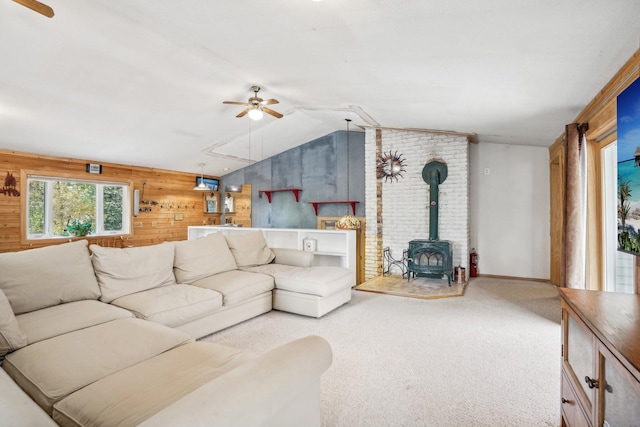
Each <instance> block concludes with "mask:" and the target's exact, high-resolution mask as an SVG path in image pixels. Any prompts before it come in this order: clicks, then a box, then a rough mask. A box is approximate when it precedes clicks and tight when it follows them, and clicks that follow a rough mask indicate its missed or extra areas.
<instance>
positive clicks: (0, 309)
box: [0, 289, 27, 356]
mask: <svg viewBox="0 0 640 427" xmlns="http://www.w3.org/2000/svg"><path fill="white" fill-rule="evenodd" d="M25 345H27V335H26V334H25V333H24V332H23V331H22V330H21V329H20V325H18V320H17V319H16V316H15V315H14V314H13V310H12V309H11V305H10V304H9V300H8V299H7V297H6V296H5V295H4V292H2V290H1V289H0V356H4V355H5V354H7V353H9V352H10V351H14V350H17V349H19V348H22V347H24V346H25Z"/></svg>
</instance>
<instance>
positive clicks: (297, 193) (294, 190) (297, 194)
mask: <svg viewBox="0 0 640 427" xmlns="http://www.w3.org/2000/svg"><path fill="white" fill-rule="evenodd" d="M282 191H291V192H292V193H293V197H295V198H296V203H298V201H300V192H301V191H302V188H278V189H276V190H260V191H259V193H264V194H265V195H266V196H267V200H268V201H269V203H271V195H272V194H273V193H280V192H282Z"/></svg>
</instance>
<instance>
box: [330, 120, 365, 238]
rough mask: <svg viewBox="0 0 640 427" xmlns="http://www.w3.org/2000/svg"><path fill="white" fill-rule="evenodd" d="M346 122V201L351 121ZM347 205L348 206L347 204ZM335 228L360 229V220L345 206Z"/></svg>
mask: <svg viewBox="0 0 640 427" xmlns="http://www.w3.org/2000/svg"><path fill="white" fill-rule="evenodd" d="M344 120H345V121H346V122H347V199H349V163H350V161H351V160H350V159H349V134H350V133H351V132H350V131H349V124H350V123H351V119H344ZM347 205H350V203H348V204H347ZM336 228H339V229H342V230H353V229H355V228H360V220H359V219H358V218H356V217H355V216H354V215H351V214H350V213H349V206H347V214H346V215H345V216H343V217H342V218H340V219H339V220H338V222H337V223H336Z"/></svg>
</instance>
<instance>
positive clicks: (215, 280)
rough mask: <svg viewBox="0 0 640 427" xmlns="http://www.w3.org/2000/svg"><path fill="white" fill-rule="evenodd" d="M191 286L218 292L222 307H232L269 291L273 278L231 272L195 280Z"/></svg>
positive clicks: (271, 287) (237, 271) (245, 272)
mask: <svg viewBox="0 0 640 427" xmlns="http://www.w3.org/2000/svg"><path fill="white" fill-rule="evenodd" d="M193 286H196V287H200V288H206V289H212V290H214V291H217V292H220V293H221V294H222V295H223V298H224V300H223V303H224V305H234V304H238V303H241V302H243V301H246V300H248V299H250V298H253V297H255V296H257V295H260V294H263V293H265V292H269V291H271V290H272V289H273V278H272V277H271V276H268V275H266V274H256V273H249V272H247V271H239V270H233V271H227V272H224V273H220V274H215V275H213V276H209V277H205V278H204V279H200V280H196V281H195V282H193Z"/></svg>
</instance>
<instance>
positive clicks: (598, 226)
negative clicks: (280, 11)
mask: <svg viewBox="0 0 640 427" xmlns="http://www.w3.org/2000/svg"><path fill="white" fill-rule="evenodd" d="M638 78H640V50H638V51H636V53H635V54H634V55H633V56H632V57H631V58H630V59H629V60H628V61H627V63H626V64H625V65H624V66H623V67H622V68H621V69H620V70H619V71H618V72H617V73H616V75H615V76H614V77H613V78H612V79H611V80H610V81H609V83H607V85H606V86H605V87H604V88H603V89H602V90H601V91H600V92H599V93H598V95H596V97H595V98H593V100H592V101H591V102H590V103H589V104H588V105H587V106H586V107H585V109H584V110H582V112H581V113H580V114H579V115H578V117H576V119H575V120H574V122H575V123H589V130H588V131H587V134H586V136H587V144H588V147H587V148H588V158H589V164H588V176H587V180H588V182H587V185H588V188H589V190H588V195H587V198H588V201H587V204H588V207H587V223H588V232H587V271H586V280H587V283H586V287H587V289H594V290H603V289H604V242H603V223H602V177H601V164H602V163H601V150H602V148H604V147H606V146H607V145H608V144H611V143H613V142H614V141H616V139H617V134H616V120H617V117H616V115H617V109H616V98H617V96H618V95H619V94H620V93H621V92H622V91H623V90H624V89H626V88H627V87H628V86H629V85H630V84H631V83H633V82H634V81H635V80H636V79H638ZM564 145H565V143H564V140H563V136H560V137H559V138H558V139H557V140H556V141H555V142H554V143H553V145H551V147H549V157H550V161H551V177H550V179H551V233H552V236H551V237H552V238H551V283H553V284H555V285H558V286H562V285H563V284H562V283H561V282H560V280H559V277H560V272H561V269H562V268H563V262H562V258H563V256H564V241H563V240H562V239H561V238H560V237H559V236H557V235H554V234H555V233H561V232H562V227H561V226H555V227H554V223H558V224H561V222H562V221H561V219H562V218H563V217H564V208H565V198H564V182H559V180H560V179H562V180H563V179H564V175H563V173H564V172H563V173H562V174H560V173H558V168H560V169H562V168H564V163H563V162H564V155H563V153H564ZM558 161H560V162H561V163H560V164H558ZM554 162H555V166H554ZM559 193H561V194H559ZM558 219H560V220H558ZM558 245H562V246H560V247H558ZM638 259H639V260H640V258H638ZM638 280H640V276H638V275H636V287H637V288H638V289H640V286H639V285H638Z"/></svg>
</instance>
